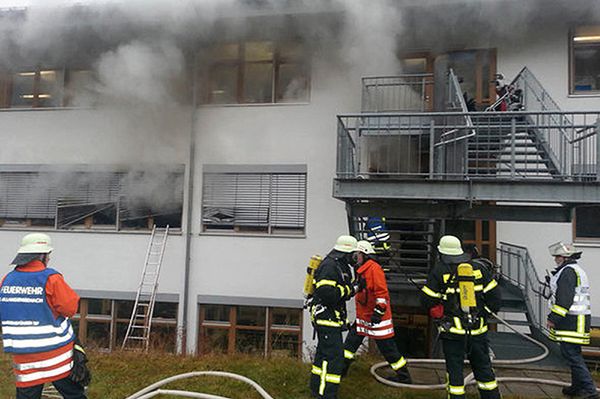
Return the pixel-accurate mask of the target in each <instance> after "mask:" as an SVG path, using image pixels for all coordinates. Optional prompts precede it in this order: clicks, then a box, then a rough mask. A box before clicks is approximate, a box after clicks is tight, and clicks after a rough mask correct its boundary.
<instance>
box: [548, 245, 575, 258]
mask: <svg viewBox="0 0 600 399" xmlns="http://www.w3.org/2000/svg"><path fill="white" fill-rule="evenodd" d="M548 250H549V251H550V255H552V256H564V257H565V258H569V257H571V256H573V255H580V254H581V252H582V251H579V250H578V249H577V248H575V246H574V245H573V244H565V243H564V242H562V241H559V242H557V243H554V244H552V245H550V246H549V247H548Z"/></svg>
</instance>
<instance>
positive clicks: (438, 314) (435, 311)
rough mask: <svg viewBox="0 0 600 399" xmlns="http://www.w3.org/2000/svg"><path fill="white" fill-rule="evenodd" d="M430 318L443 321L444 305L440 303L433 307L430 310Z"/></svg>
mask: <svg viewBox="0 0 600 399" xmlns="http://www.w3.org/2000/svg"><path fill="white" fill-rule="evenodd" d="M429 316H431V318H432V319H441V318H442V317H444V305H443V304H441V303H440V304H437V305H435V306H432V307H431V308H430V309H429Z"/></svg>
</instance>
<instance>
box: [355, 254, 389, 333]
mask: <svg viewBox="0 0 600 399" xmlns="http://www.w3.org/2000/svg"><path fill="white" fill-rule="evenodd" d="M356 272H357V273H358V275H359V278H364V279H365V281H366V288H365V289H363V290H362V291H360V292H358V293H357V294H356V297H355V298H354V300H355V302H356V332H357V334H358V335H363V336H367V337H371V338H374V339H385V338H391V337H393V336H394V325H393V323H392V310H391V305H390V293H389V291H388V288H387V283H386V281H385V274H384V273H383V269H382V268H381V266H380V265H379V264H378V263H377V262H375V261H374V260H372V259H369V260H367V261H366V262H365V263H364V264H363V265H362V266H361V267H359V268H358V270H357V271H356ZM375 307H377V308H379V309H380V310H382V311H384V314H383V317H382V318H381V322H379V323H377V324H372V323H371V316H373V310H374V309H375Z"/></svg>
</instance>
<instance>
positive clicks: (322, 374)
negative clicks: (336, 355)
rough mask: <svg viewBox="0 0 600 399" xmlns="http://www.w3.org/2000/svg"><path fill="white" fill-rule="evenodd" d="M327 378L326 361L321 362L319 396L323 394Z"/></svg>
mask: <svg viewBox="0 0 600 399" xmlns="http://www.w3.org/2000/svg"><path fill="white" fill-rule="evenodd" d="M326 376H327V360H323V365H322V368H321V384H320V385H319V395H321V396H323V394H324V393H325V384H326V381H325V377H326Z"/></svg>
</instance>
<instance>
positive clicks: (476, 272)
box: [473, 269, 483, 279]
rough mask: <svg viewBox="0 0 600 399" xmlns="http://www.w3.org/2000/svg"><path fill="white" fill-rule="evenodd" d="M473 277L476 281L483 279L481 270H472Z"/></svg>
mask: <svg viewBox="0 0 600 399" xmlns="http://www.w3.org/2000/svg"><path fill="white" fill-rule="evenodd" d="M473 276H474V277H475V278H476V279H480V278H483V274H482V273H481V270H479V269H477V270H473Z"/></svg>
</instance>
